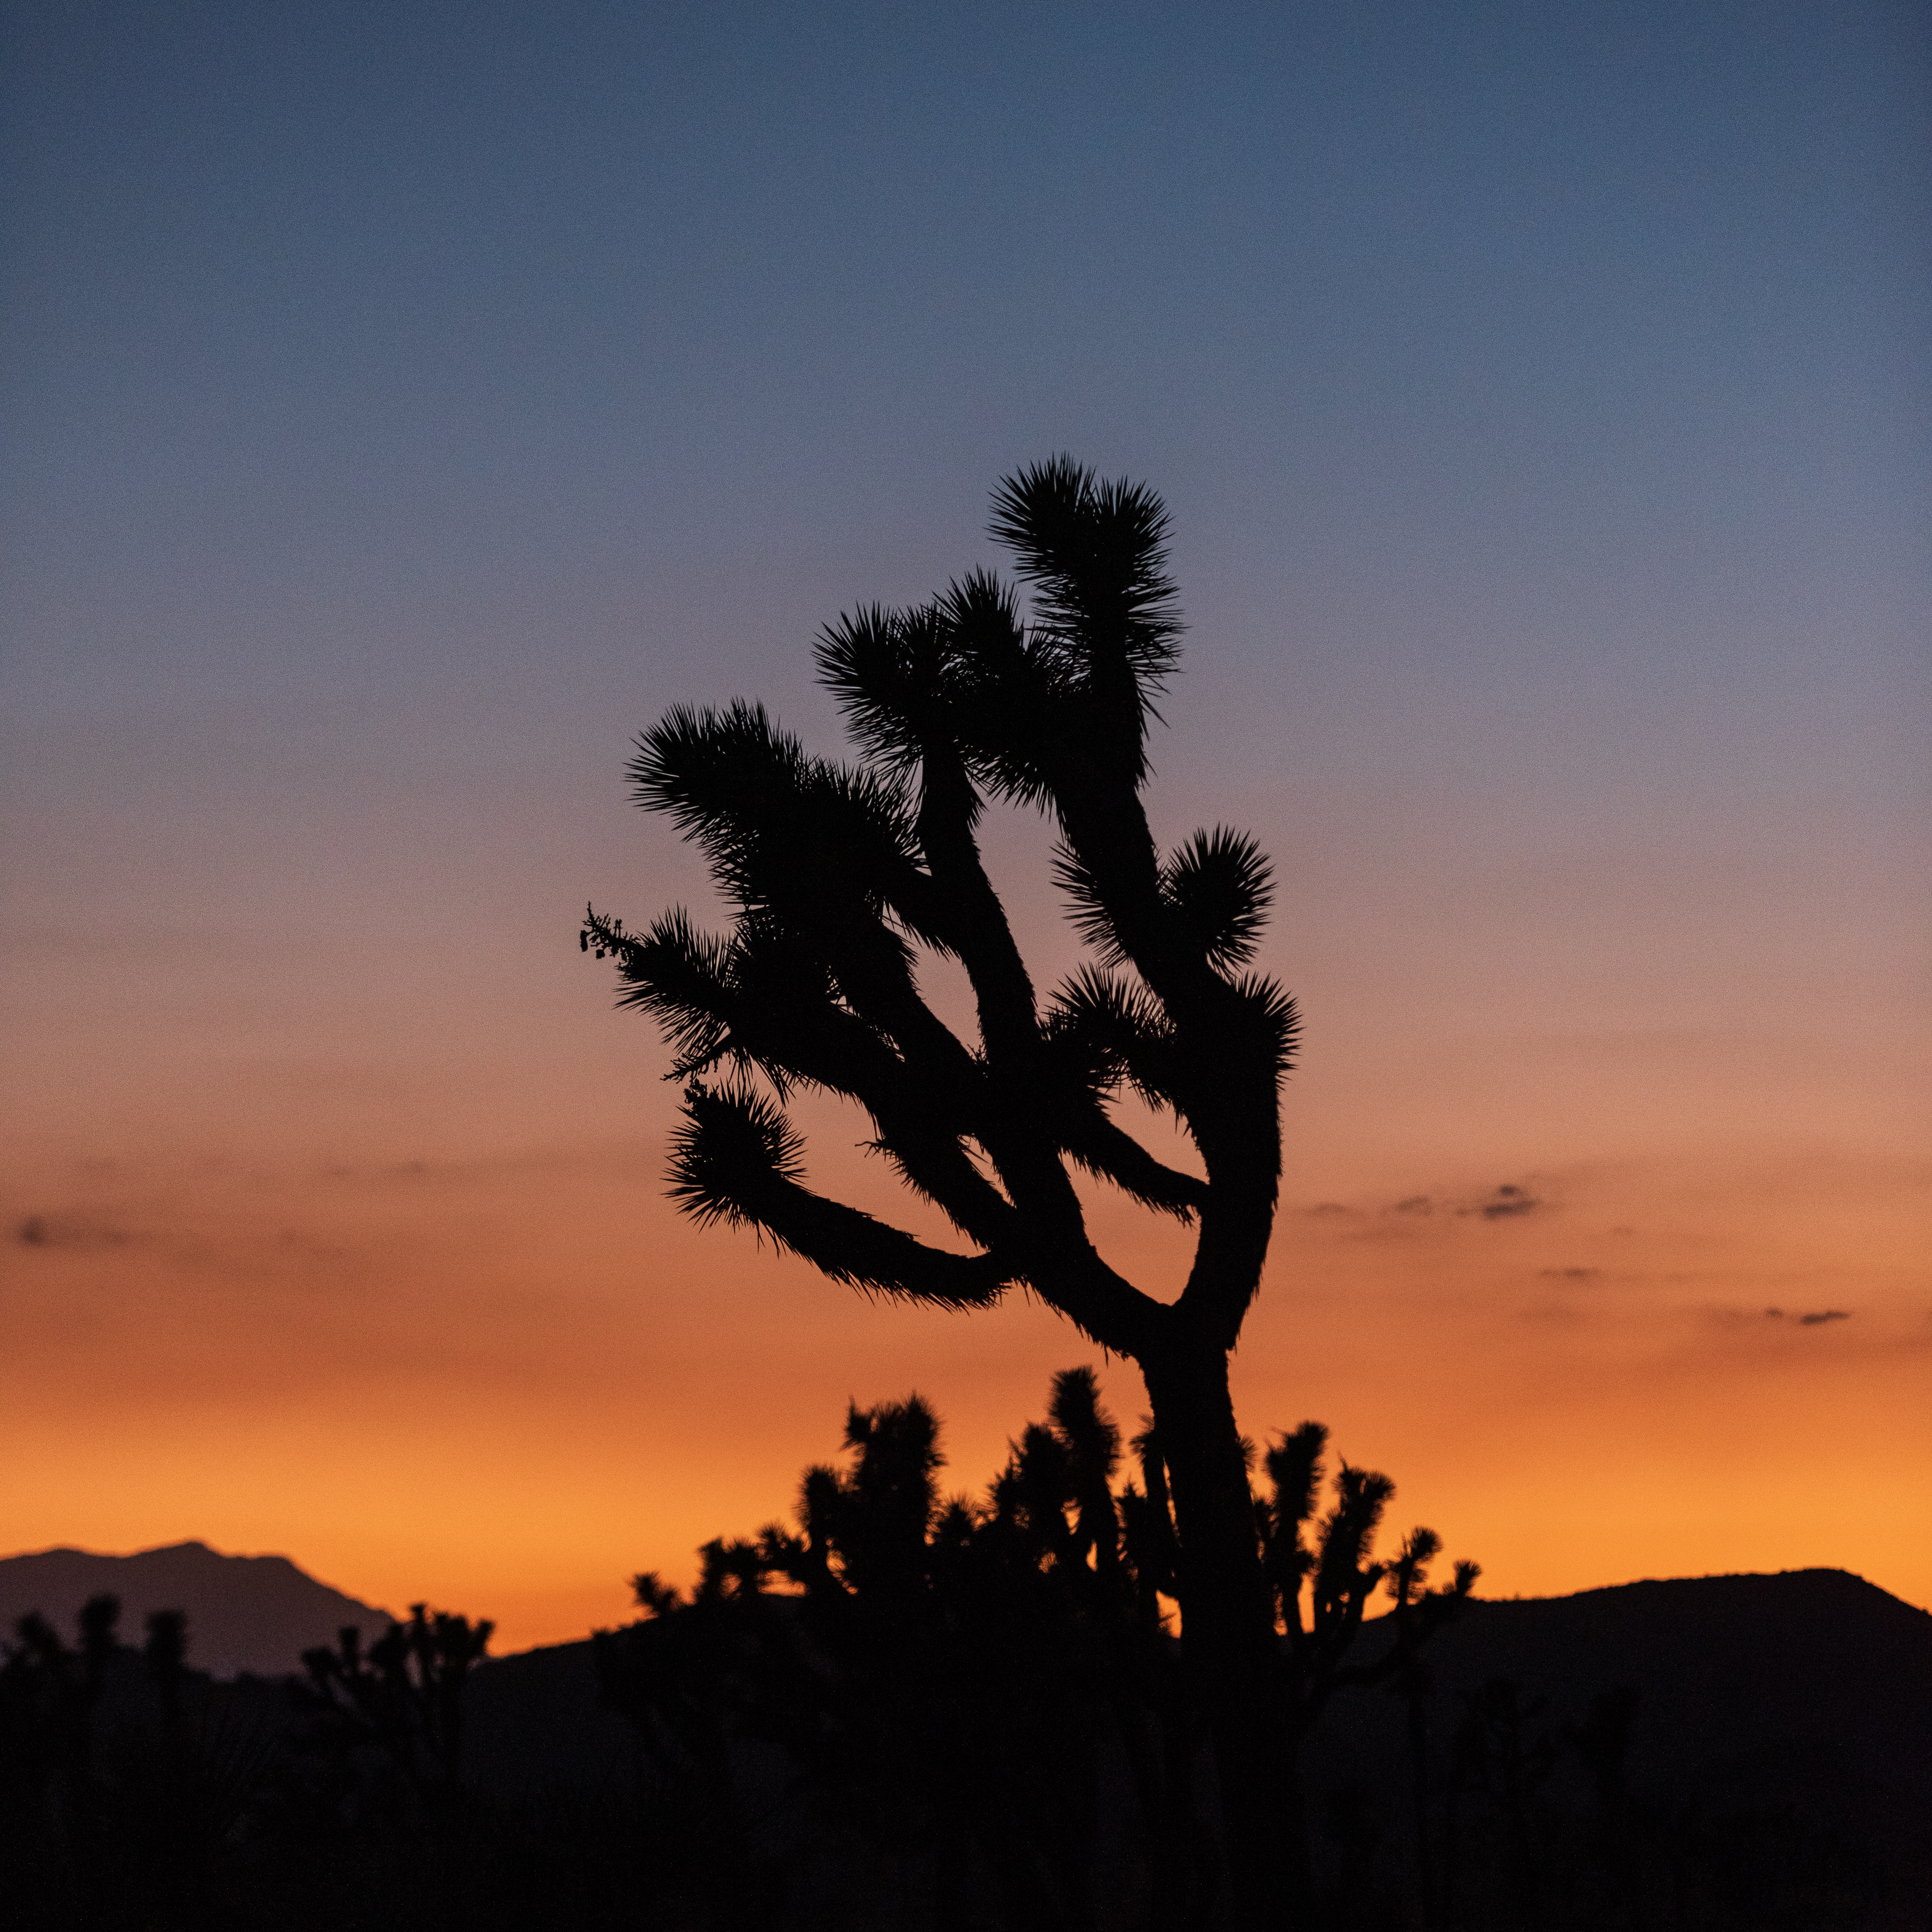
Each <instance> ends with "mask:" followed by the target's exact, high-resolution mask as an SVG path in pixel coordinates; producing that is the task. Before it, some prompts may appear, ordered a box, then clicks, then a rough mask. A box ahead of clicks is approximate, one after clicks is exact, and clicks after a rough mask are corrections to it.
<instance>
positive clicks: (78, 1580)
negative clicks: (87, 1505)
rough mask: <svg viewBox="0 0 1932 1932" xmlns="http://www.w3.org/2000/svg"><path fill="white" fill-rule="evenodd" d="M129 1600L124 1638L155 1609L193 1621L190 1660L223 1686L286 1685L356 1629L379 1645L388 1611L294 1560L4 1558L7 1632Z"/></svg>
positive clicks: (157, 1554) (59, 1623)
mask: <svg viewBox="0 0 1932 1932" xmlns="http://www.w3.org/2000/svg"><path fill="white" fill-rule="evenodd" d="M100 1595H112V1596H115V1597H118V1598H120V1600H121V1628H122V1629H123V1630H124V1631H139V1629H140V1628H141V1626H142V1622H143V1621H144V1620H145V1618H146V1617H147V1616H148V1613H149V1612H151V1611H154V1610H185V1611H186V1612H187V1626H188V1661H189V1662H190V1664H192V1665H193V1667H195V1668H196V1670H205V1671H207V1672H208V1673H210V1674H211V1675H212V1676H216V1677H235V1676H239V1675H241V1674H242V1673H243V1672H252V1673H254V1674H256V1675H257V1676H263V1677H279V1676H284V1675H285V1674H286V1673H288V1672H290V1671H292V1670H298V1669H299V1668H300V1667H301V1659H302V1652H304V1651H305V1650H307V1649H310V1648H311V1647H312V1646H314V1645H317V1644H332V1643H334V1642H335V1635H336V1633H337V1631H339V1630H341V1628H343V1626H344V1625H346V1624H356V1625H359V1626H360V1627H361V1628H362V1632H363V1634H364V1635H365V1637H375V1636H377V1635H379V1634H380V1633H381V1632H382V1631H383V1630H384V1629H386V1628H387V1626H388V1625H389V1621H390V1613H389V1612H388V1611H387V1610H379V1609H377V1608H375V1607H373V1606H372V1605H371V1604H365V1603H362V1602H361V1601H359V1600H358V1599H357V1598H354V1597H350V1596H346V1595H344V1594H343V1592H341V1591H340V1590H334V1589H330V1588H329V1586H328V1585H327V1584H326V1583H318V1582H317V1580H316V1579H315V1578H314V1577H311V1576H310V1575H308V1573H307V1572H306V1571H302V1570H299V1569H298V1568H296V1565H294V1564H293V1563H292V1562H290V1560H289V1559H288V1558H287V1557H286V1556H223V1555H222V1554H221V1553H220V1552H219V1551H218V1550H211V1549H210V1548H209V1547H208V1545H207V1544H205V1543H175V1544H168V1545H167V1546H166V1547H164V1548H162V1549H159V1550H141V1551H139V1553H136V1555H134V1556H96V1555H95V1554H94V1553H92V1552H91V1551H89V1550H70V1549H59V1550H39V1551H36V1552H34V1553H31V1554H29V1555H26V1556H8V1557H4V1558H0V1630H5V1631H11V1629H12V1628H13V1624H14V1622H15V1620H16V1619H17V1618H20V1617H21V1616H25V1615H26V1613H28V1611H30V1610H37V1611H39V1612H40V1614H41V1615H42V1616H44V1617H46V1619H48V1620H49V1622H52V1624H53V1625H55V1627H56V1628H58V1629H61V1630H63V1631H66V1630H71V1629H72V1628H73V1627H74V1619H75V1617H76V1616H77V1614H78V1613H79V1611H80V1607H81V1605H82V1604H84V1603H85V1602H86V1601H87V1600H88V1598H90V1597H95V1596H100Z"/></svg>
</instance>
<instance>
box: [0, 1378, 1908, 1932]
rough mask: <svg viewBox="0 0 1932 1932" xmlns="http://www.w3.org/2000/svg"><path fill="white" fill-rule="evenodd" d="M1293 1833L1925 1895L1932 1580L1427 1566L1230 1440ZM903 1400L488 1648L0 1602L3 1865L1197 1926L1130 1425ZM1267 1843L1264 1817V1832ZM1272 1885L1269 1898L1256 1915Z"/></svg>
mask: <svg viewBox="0 0 1932 1932" xmlns="http://www.w3.org/2000/svg"><path fill="white" fill-rule="evenodd" d="M943 1466H944V1459H943V1457H942V1454H941V1441H940V1434H939V1428H938V1422H937V1420H936V1418H935V1416H934V1415H933V1414H932V1411H931V1410H930V1409H929V1408H928V1407H927V1406H926V1404H924V1403H922V1402H921V1401H920V1400H919V1399H918V1398H917V1397H910V1398H908V1399H907V1400H905V1401H903V1402H899V1403H885V1404H881V1405H880V1406H876V1407H874V1408H871V1409H860V1408H856V1407H855V1408H854V1409H853V1410H852V1411H851V1412H850V1414H849V1415H848V1416H847V1421H846V1426H845V1430H844V1456H843V1457H842V1459H841V1460H840V1461H838V1463H827V1464H823V1465H820V1466H815V1467H814V1468H811V1469H808V1470H807V1471H806V1472H805V1474H804V1475H803V1478H802V1481H801V1483H800V1485H799V1494H798V1498H797V1501H796V1507H795V1509H794V1511H793V1514H792V1519H791V1520H790V1521H789V1522H777V1523H772V1524H770V1525H768V1526H766V1527H765V1528H764V1529H762V1530H760V1532H757V1534H755V1535H748V1536H743V1537H738V1538H720V1539H718V1540H717V1541H714V1542H712V1543H711V1544H707V1545H706V1547H705V1548H704V1550H703V1551H702V1552H701V1553H700V1555H701V1566H702V1567H701V1571H700V1575H699V1578H698V1580H697V1583H696V1584H695V1585H694V1587H693V1588H692V1589H691V1590H689V1591H688V1592H679V1591H676V1590H673V1589H670V1588H669V1587H668V1586H666V1585H664V1583H661V1581H660V1580H658V1578H657V1577H655V1576H652V1575H650V1574H644V1575H640V1576H639V1577H637V1578H636V1579H635V1580H634V1588H635V1592H636V1596H637V1607H638V1611H639V1615H638V1616H637V1619H636V1620H635V1621H634V1622H632V1623H631V1624H629V1625H626V1626H625V1627H623V1628H619V1629H616V1630H610V1631H601V1632H599V1633H598V1634H596V1635H595V1637H593V1638H592V1640H590V1641H589V1642H588V1643H580V1644H572V1645H565V1646H557V1647H553V1648H552V1649H547V1650H541V1651H536V1652H529V1653H527V1654H526V1655H522V1656H518V1657H513V1658H505V1659H503V1660H501V1661H489V1660H487V1658H486V1657H485V1654H484V1653H485V1649H486V1646H487V1642H488V1639H489V1636H490V1625H488V1624H487V1622H474V1621H472V1620H470V1619H467V1618H465V1617H463V1616H455V1615H452V1614H446V1613H437V1612H433V1611H431V1610H429V1609H428V1608H427V1607H420V1606H419V1607H417V1608H416V1610H413V1613H412V1614H411V1616H410V1619H408V1620H407V1622H400V1623H392V1624H391V1625H389V1627H388V1628H386V1630H384V1631H381V1632H379V1633H376V1634H374V1635H373V1637H371V1640H369V1641H368V1642H367V1643H365V1641H364V1639H363V1636H362V1633H361V1632H360V1631H355V1630H345V1631H344V1632H343V1633H342V1634H341V1637H340V1638H339V1639H338V1642H337V1643H336V1644H335V1645H334V1646H331V1647H329V1648H326V1649H323V1648H317V1649H314V1650H311V1652H309V1653H308V1655H307V1656H306V1657H305V1658H303V1659H302V1661H301V1667H300V1669H299V1670H293V1669H292V1670H291V1673H290V1675H289V1676H288V1677H287V1678H286V1679H284V1680H281V1681H279V1682H278V1681H273V1680H270V1679H263V1678H257V1677H246V1676H245V1677H242V1678H239V1679H235V1680H233V1681H226V1682H224V1681H220V1680H217V1679H212V1678H211V1677H209V1676H205V1675H204V1674H202V1673H199V1672H197V1671H196V1670H193V1668H192V1667H191V1665H190V1655H191V1643H192V1632H191V1631H190V1629H189V1628H187V1625H186V1622H185V1619H184V1618H183V1617H182V1616H181V1615H179V1614H178V1613H175V1614H169V1613H157V1614H156V1615H154V1616H151V1617H150V1618H149V1619H148V1622H147V1628H146V1629H145V1632H144V1633H142V1634H141V1636H142V1639H143V1640H142V1642H141V1643H139V1645H138V1646H136V1645H134V1644H130V1643H127V1642H124V1641H123V1637H124V1633H122V1632H121V1631H120V1630H119V1629H118V1606H116V1605H115V1603H114V1602H113V1600H112V1599H111V1598H97V1599H95V1600H94V1601H92V1602H91V1603H89V1604H88V1605H87V1607H86V1608H85V1610H83V1613H82V1614H81V1616H80V1619H79V1623H78V1628H77V1629H75V1630H74V1631H72V1632H71V1633H68V1634H62V1632H60V1631H56V1630H55V1629H54V1628H52V1627H51V1626H50V1625H49V1624H48V1623H47V1622H46V1621H44V1620H43V1619H40V1618H38V1617H36V1616H28V1617H27V1618H25V1619H22V1620H21V1621H20V1624H19V1625H18V1627H17V1630H16V1631H15V1632H14V1634H13V1638H12V1640H11V1641H10V1643H7V1646H6V1647H5V1661H4V1664H0V1781H4V1782H0V1803H4V1807H5V1814H4V1815H5V1818H6V1820H7V1832H6V1846H5V1870H4V1873H0V1885H4V1888H5V1891H4V1895H5V1897H7V1900H9V1901H10V1906H12V1907H13V1909H14V1912H15V1918H14V1921H13V1922H17V1923H20V1924H25V1925H31V1926H45V1927H49V1928H66V1927H74V1928H77V1932H78V1929H79V1928H83V1927H102V1928H115V1932H118V1928H121V1927H128V1928H133V1927H154V1928H161V1927H184V1928H185V1927H254V1926H269V1925H276V1926H289V1927H297V1928H308V1927H314V1928H316V1929H317V1932H323V1928H327V1932H349V1928H361V1927H395V1928H397V1932H415V1928H418V1927H423V1928H428V1927H451V1928H455V1927H499V1926H500V1927H506V1928H507V1927H518V1926H555V1927H638V1928H684V1927H689V1928H694V1932H695V1928H706V1932H708V1928H712V1927H717V1928H730V1929H731V1932H737V1928H749V1927H764V1928H790V1927H799V1928H806V1927H828V1928H829V1927H878V1928H881V1932H883V1928H893V1932H898V1928H904V1932H913V1928H920V1932H923V1928H928V1927H930V1928H934V1932H950V1929H951V1928H955V1927H958V1928H967V1927H973V1928H979V1927H985V1928H989V1932H990V1928H996V1927H1029V1928H1030V1927H1049V1926H1051V1927H1092V1928H1094V1932H1100V1928H1103V1927H1105V1928H1115V1927H1119V1928H1123V1932H1124V1928H1128V1927H1135V1928H1139V1927H1148V1928H1157V1927H1160V1928H1164V1927H1195V1926H1199V1927H1214V1926H1217V1925H1218V1924H1223V1923H1224V1922H1225V1921H1226V1916H1227V1913H1228V1909H1229V1898H1228V1879H1227V1873H1226V1853H1225V1849H1224V1847H1223V1842H1222V1838H1221V1829H1222V1828H1221V1817H1222V1807H1221V1804H1220V1792H1219V1789H1218V1768H1217V1764H1216V1761H1215V1759H1214V1751H1213V1747H1212V1740H1211V1733H1210V1730H1209V1728H1208V1724H1207V1723H1206V1720H1205V1716H1204V1715H1203V1713H1202V1711H1201V1710H1200V1709H1199V1705H1198V1703H1196V1699H1195V1697H1194V1694H1193V1691H1192V1688H1191V1685H1192V1683H1193V1681H1194V1680H1193V1679H1192V1677H1191V1676H1190V1673H1189V1672H1188V1671H1187V1669H1186V1668H1185V1667H1184V1665H1185V1644H1186V1638H1185V1634H1184V1631H1183V1632H1182V1633H1181V1634H1176V1630H1175V1624H1176V1618H1175V1606H1174V1604H1173V1602H1172V1580H1173V1578H1172V1529H1173V1526H1172V1511H1171V1506H1170V1505H1169V1502H1168V1500H1167V1499H1166V1493H1165V1484H1164V1476H1163V1460H1162V1455H1161V1451H1160V1443H1159V1439H1158V1436H1157V1433H1156V1432H1154V1430H1151V1429H1145V1430H1142V1432H1141V1433H1139V1435H1138V1436H1136V1437H1135V1438H1134V1439H1133V1441H1132V1442H1131V1443H1124V1442H1123V1441H1122V1439H1121V1433H1120V1431H1119V1430H1118V1427H1117V1426H1116V1425H1115V1422H1114V1421H1113V1420H1112V1418H1111V1417H1110V1416H1109V1415H1108V1414H1107V1413H1106V1411H1105V1409H1103V1407H1102V1406H1100V1403H1099V1402H1098V1400H1097V1397H1096V1393H1095V1388H1094V1382H1093V1380H1092V1378H1091V1375H1090V1374H1089V1373H1088V1372H1087V1371H1085V1370H1070V1371H1068V1372H1067V1373H1064V1374H1063V1375H1061V1376H1058V1377H1056V1378H1055V1382H1054V1385H1053V1388H1052V1393H1051V1397H1050V1400H1049V1405H1048V1409H1047V1414H1046V1418H1045V1419H1044V1420H1043V1421H1040V1422H1039V1423H1036V1424H1031V1425H1030V1426H1029V1427H1027V1428H1026V1429H1025V1430H1023V1431H1022V1433H1021V1434H1020V1435H1019V1437H1018V1438H1017V1439H1016V1441H1015V1442H1014V1443H1013V1445H1012V1451H1011V1454H1010V1459H1009V1460H1008V1462H1007V1466H1005V1468H1004V1469H1002V1470H1001V1471H1000V1472H998V1474H997V1475H996V1476H995V1478H994V1480H993V1481H992V1484H990V1486H989V1487H988V1488H987V1489H986V1490H985V1491H984V1492H983V1493H982V1494H981V1495H980V1496H979V1497H977V1499H968V1498H967V1497H964V1496H951V1497H949V1496H947V1495H946V1494H945V1493H944V1490H943V1489H942V1487H941V1482H940V1472H941V1469H942V1468H943ZM1253 1471H1254V1479H1255V1480H1254V1487H1253V1501H1254V1511H1255V1522H1256V1537H1257V1540H1258V1543H1259V1547H1261V1548H1262V1550H1264V1552H1265V1556H1266V1561H1267V1563H1268V1571H1269V1574H1270V1576H1271V1579H1272V1580H1273V1581H1274V1587H1275V1590H1276V1602H1277V1649H1278V1653H1279V1657H1280V1664H1281V1669H1282V1672H1283V1685H1284V1686H1285V1687H1286V1701H1285V1702H1284V1704H1283V1706H1282V1709H1283V1712H1284V1713H1285V1718H1284V1726H1283V1733H1282V1735H1281V1737H1280V1745H1281V1748H1282V1749H1283V1754H1284V1762H1285V1763H1286V1764H1287V1765H1288V1766H1289V1768H1290V1770H1291V1772H1292V1786H1293V1788H1294V1789H1295V1790H1296V1791H1297V1793H1298V1799H1299V1811H1300V1816H1299V1817H1298V1820H1295V1821H1292V1823H1291V1827H1290V1829H1292V1831H1293V1832H1294V1835H1295V1838H1296V1840H1297V1846H1296V1849H1297V1850H1298V1852H1301V1855H1303V1856H1304V1858H1305V1861H1306V1863H1305V1867H1304V1871H1303V1873H1301V1874H1300V1875H1299V1876H1290V1875H1287V1874H1285V1875H1284V1879H1283V1890H1282V1894H1281V1899H1282V1919H1281V1922H1283V1924H1290V1923H1298V1924H1304V1925H1307V1926H1310V1927H1322V1928H1331V1927H1333V1928H1338V1929H1339V1928H1344V1927H1349V1928H1352V1927H1376V1928H1380V1927H1389V1928H1395V1927H1523V1928H1531V1927H1571V1926H1575V1927H1603V1928H1606V1932H1608V1928H1621V1927H1658V1928H1664V1927H1683V1928H1691V1927H1698V1928H1702V1927H1714V1928H1715V1927H1739V1928H1742V1927H1793V1928H1802V1927H1838V1926H1843V1927H1863V1926H1870V1927H1892V1926H1900V1927H1903V1926H1906V1925H1910V1926H1914V1927H1917V1926H1921V1925H1922V1924H1923V1923H1924V1915H1923V1901H1924V1898H1925V1897H1926V1896H1927V1891H1926V1886H1927V1879H1928V1876H1932V1858H1929V1857H1928V1844H1927V1838H1928V1832H1927V1823H1926V1820H1927V1815H1928V1812H1932V1808H1928V1807H1927V1805H1926V1802H1925V1801H1926V1799H1927V1796H1932V1742H1928V1741H1932V1617H1927V1616H1925V1615H1924V1613H1921V1612H1918V1611H1915V1610H1911V1609H1909V1607H1906V1606H1904V1605H1902V1604H1898V1603H1897V1602H1896V1601H1894V1600H1893V1599H1891V1598H1888V1597H1886V1596H1885V1595H1884V1594H1883V1593H1882V1592H1879V1591H1877V1590H1875V1589H1872V1588H1871V1586H1868V1585H1865V1584H1862V1583H1859V1582H1858V1580H1856V1579H1855V1578H1852V1577H1846V1576H1844V1575H1843V1574H1841V1573H1835V1572H1809V1573H1802V1574H1797V1575H1793V1576H1787V1577H1719V1578H1706V1579H1701V1580H1687V1581H1683V1582H1678V1583H1652V1584H1640V1585H1633V1586H1627V1587H1625V1588H1624V1589H1615V1590H1604V1591H1598V1592H1590V1593H1588V1594H1586V1595H1583V1596H1580V1597H1575V1598H1562V1599H1555V1600H1550V1601H1539V1602H1526V1603H1516V1602H1501V1603H1488V1602H1482V1601H1476V1600H1475V1599H1473V1598H1472V1597H1471V1596H1470V1595H1469V1583H1470V1581H1471V1580H1472V1577H1471V1573H1470V1571H1469V1568H1467V1566H1465V1567H1463V1568H1462V1569H1461V1570H1460V1571H1458V1572H1457V1573H1455V1574H1453V1575H1452V1577H1451V1580H1449V1582H1448V1583H1447V1584H1446V1585H1445V1586H1439V1587H1436V1588H1434V1589H1432V1588H1431V1587H1430V1585H1429V1582H1428V1577H1427V1569H1428V1566H1429V1565H1430V1563H1431V1562H1432V1561H1433V1560H1434V1559H1435V1557H1436V1549H1435V1544H1434V1539H1433V1538H1432V1537H1430V1535H1429V1533H1428V1532H1426V1531H1416V1532H1411V1533H1410V1534H1409V1535H1408V1536H1406V1537H1405V1538H1403V1539H1401V1540H1400V1541H1399V1542H1398V1543H1397V1544H1395V1546H1394V1547H1393V1549H1392V1550H1391V1551H1390V1553H1388V1554H1387V1555H1386V1556H1382V1557H1378V1556H1376V1542H1377V1540H1378V1536H1379V1532H1380V1530H1381V1528H1382V1517H1383V1515H1384V1514H1385V1508H1386V1506H1387V1505H1388V1501H1389V1499H1390V1496H1391V1487H1392V1486H1391V1485H1390V1484H1388V1481H1387V1480H1386V1479H1385V1478H1382V1477H1381V1476H1379V1475H1376V1474H1374V1473H1373V1472H1370V1471H1367V1470H1364V1469H1358V1468H1356V1467H1355V1466H1352V1465H1350V1464H1348V1463H1339V1462H1337V1463H1332V1466H1331V1459H1330V1458H1329V1457H1328V1453H1327V1449H1326V1444H1325V1437H1324V1435H1323V1432H1322V1431H1321V1430H1319V1428H1317V1427H1314V1426H1313V1425H1305V1426H1304V1427H1302V1428H1301V1429H1299V1430H1295V1431H1293V1432H1292V1433H1289V1434H1287V1435H1285V1436H1279V1437H1277V1438H1276V1439H1274V1441H1273V1442H1272V1443H1271V1444H1269V1445H1263V1446H1262V1447H1260V1448H1258V1449H1257V1451H1256V1453H1255V1454H1254V1456H1253ZM127 1635H131V1633H129V1634H127ZM292 1664H293V1660H292ZM1284 1835H1286V1834H1284ZM1291 1913H1292V1915H1293V1916H1292V1917H1291V1916H1290V1914H1291Z"/></svg>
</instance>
